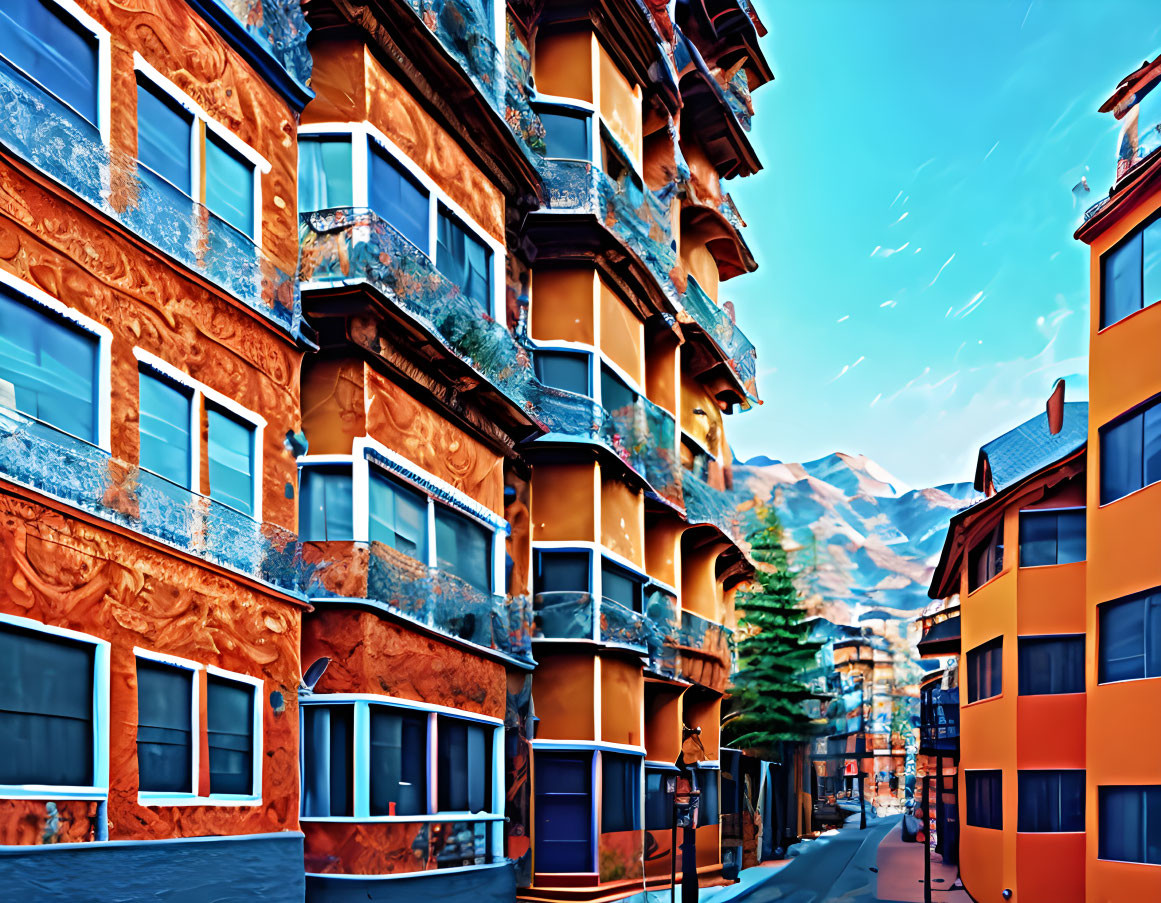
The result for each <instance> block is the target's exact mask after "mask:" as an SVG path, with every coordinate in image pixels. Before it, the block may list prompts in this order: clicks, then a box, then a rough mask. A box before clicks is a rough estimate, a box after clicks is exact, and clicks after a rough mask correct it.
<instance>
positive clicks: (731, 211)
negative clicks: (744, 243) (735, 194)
mask: <svg viewBox="0 0 1161 903" xmlns="http://www.w3.org/2000/svg"><path fill="white" fill-rule="evenodd" d="M718 212H719V213H720V214H721V215H722V216H724V217H725V218H726V222H728V223H729V224H730V225H731V226H733V227H734V229H735V230H736V231H737V232H738V234H739V235H740V234H741V233H742V230H743V229H745V228H746V223H745V221H744V220H743V219H742V214H740V213H738V208H737V205H735V204H734V199H733V198H732V197H730V196H729V194H724V195H722V202H721V203H720V204H718Z"/></svg>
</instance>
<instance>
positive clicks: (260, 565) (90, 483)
mask: <svg viewBox="0 0 1161 903" xmlns="http://www.w3.org/2000/svg"><path fill="white" fill-rule="evenodd" d="M0 477H2V478H3V479H5V480H9V481H11V482H13V483H18V484H20V485H22V486H25V487H27V488H29V489H34V490H36V491H37V492H40V493H43V494H44V495H47V496H51V497H53V498H56V499H59V500H61V501H63V502H65V503H67V504H69V505H71V506H73V507H75V508H79V509H80V510H82V511H86V512H88V513H89V514H92V515H95V516H96V517H99V518H101V519H102V520H106V521H109V522H110V523H113V524H117V525H120V526H122V527H127V528H129V529H131V530H133V531H135V532H137V533H141V534H143V535H145V536H149V537H151V538H153V539H156V540H160V541H161V542H163V543H166V544H167V545H170V546H173V547H174V548H177V549H179V550H181V551H183V552H187V553H189V554H191V555H195V556H197V557H199V558H204V559H206V560H207V561H210V562H213V563H214V564H217V565H221V566H223V567H227V568H230V569H232V570H235V571H238V572H240V573H242V574H244V575H246V576H247V577H252V578H254V579H256V580H260V581H262V582H264V583H267V584H269V585H271V586H274V587H276V588H277V589H279V590H281V591H283V592H285V593H288V594H291V595H296V596H302V595H303V590H304V589H305V587H306V585H307V582H308V580H309V577H310V571H311V569H310V568H309V567H308V566H306V565H305V564H304V563H303V560H302V555H301V552H300V547H299V544H298V541H297V536H296V535H295V534H294V533H292V532H290V531H289V530H286V529H284V528H282V527H278V526H275V525H273V524H263V523H259V522H257V521H255V520H254V519H253V518H251V517H249V516H247V515H245V514H243V513H242V512H240V511H236V510H234V509H233V508H230V507H228V506H226V505H223V504H221V503H220V502H216V501H214V500H212V499H209V498H207V497H205V496H203V495H199V494H197V493H196V492H192V491H190V490H189V489H185V488H183V487H181V486H178V485H177V484H176V483H171V482H169V481H168V480H166V479H163V478H162V477H159V476H156V475H155V474H152V473H150V472H148V471H145V470H140V469H139V468H137V467H135V466H133V465H132V464H127V463H126V462H124V461H120V460H118V459H117V458H114V457H112V456H111V455H110V454H109V453H108V452H106V451H104V450H103V449H100V448H97V447H96V446H94V445H90V444H89V443H87V442H85V441H83V440H81V439H78V438H76V437H75V436H71V435H69V434H68V433H63V432H61V431H60V430H57V429H55V428H53V427H51V426H49V425H48V424H45V423H42V422H40V421H38V420H33V419H32V418H30V417H27V416H26V415H24V414H21V413H19V412H17V411H13V410H11V409H9V408H0Z"/></svg>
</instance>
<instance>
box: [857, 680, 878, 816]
mask: <svg viewBox="0 0 1161 903" xmlns="http://www.w3.org/2000/svg"><path fill="white" fill-rule="evenodd" d="M859 736H860V737H861V738H862V743H863V749H862V754H861V755H860V756H859V758H858V763H859V830H860V831H865V830H867V799H866V792H865V791H864V789H863V787H864V785H865V784H866V778H865V777H864V775H863V762H864V761H865V759H866V755H867V680H866V678H865V677H864V678H863V679H862V680H861V681H860V682H859ZM873 762H874V760H873V759H872V763H873Z"/></svg>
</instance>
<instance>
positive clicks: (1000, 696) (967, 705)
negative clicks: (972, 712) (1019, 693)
mask: <svg viewBox="0 0 1161 903" xmlns="http://www.w3.org/2000/svg"><path fill="white" fill-rule="evenodd" d="M1049 695H1051V694H1049ZM1003 698H1004V694H1003V693H999V694H997V695H995V696H985V697H984V698H983V699H976V700H973V701H972V702H965V703H963V704H962V705H961V706H960V708H961V709H970V708H971V707H972V706H975V705H979V704H980V703H983V702H994V701H995V700H997V699H1003Z"/></svg>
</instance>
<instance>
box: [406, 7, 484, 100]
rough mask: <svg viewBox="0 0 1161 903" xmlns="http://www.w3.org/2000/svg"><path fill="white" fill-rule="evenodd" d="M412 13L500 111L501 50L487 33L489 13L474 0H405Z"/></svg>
mask: <svg viewBox="0 0 1161 903" xmlns="http://www.w3.org/2000/svg"><path fill="white" fill-rule="evenodd" d="M408 2H409V3H410V5H411V8H412V9H414V10H415V14H416V15H417V16H419V18H420V20H421V21H422V22H423V24H424V25H426V26H427V29H428V31H430V32H431V33H432V34H433V35H435V36H436V38H438V39H439V42H440V43H441V44H442V45H443V47H444V49H445V50H446V51H447V52H448V53H449V54H451V55H452V57H453V58H454V59H455V60H456V62H457V63H459V64H460V66H461V67H462V68H463V70H464V71H465V72H466V73H467V74H468V75H470V76H471V77H472V80H473V81H474V82H475V83H476V87H478V88H479V89H480V92H481V93H482V94H483V95H484V96H485V97H486V98H487V99H488V102H489V103H490V104H491V105H492V106H493V107H494V108H496V109H498V110H501V112H502V111H503V108H502V106H501V103H502V101H503V98H504V90H503V87H502V86H501V84H500V81H499V79H500V66H499V64H500V51H499V49H498V48H497V47H496V42H495V41H493V40H492V38H491V37H490V36H491V34H492V31H493V27H494V26H493V22H492V17H491V16H490V15H489V14H488V9H487V7H486V6H485V5H484V4H483V3H478V2H473V0H408Z"/></svg>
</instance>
